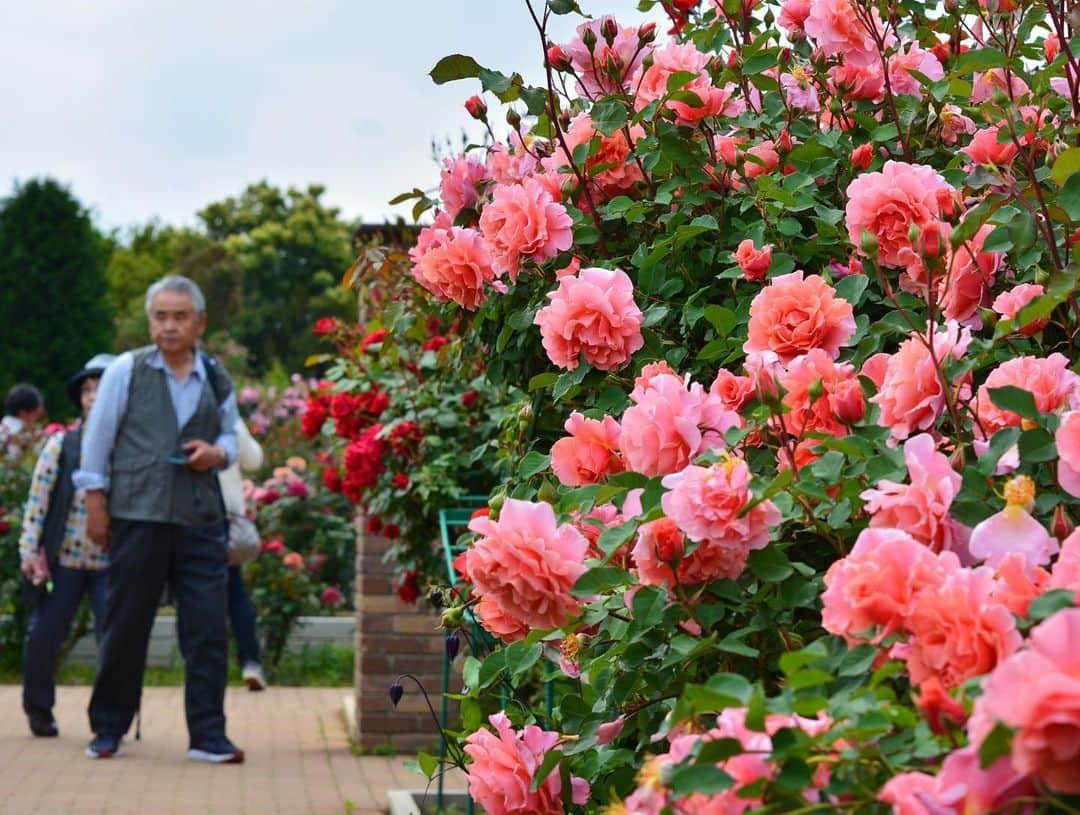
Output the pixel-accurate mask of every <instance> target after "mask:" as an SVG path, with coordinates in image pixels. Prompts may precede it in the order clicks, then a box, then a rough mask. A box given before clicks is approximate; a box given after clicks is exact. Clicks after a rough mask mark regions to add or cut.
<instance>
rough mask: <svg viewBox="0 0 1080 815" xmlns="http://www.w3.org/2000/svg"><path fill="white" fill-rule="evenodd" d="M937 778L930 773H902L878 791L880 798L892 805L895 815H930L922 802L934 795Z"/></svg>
mask: <svg viewBox="0 0 1080 815" xmlns="http://www.w3.org/2000/svg"><path fill="white" fill-rule="evenodd" d="M936 789H937V779H936V778H934V776H932V775H930V774H929V773H915V772H909V773H900V774H899V775H895V776H893V777H892V778H890V779H889V781H888V782H887V783H886V784H885V786H884V787H882V788H881V791H880V792H879V793H878V800H879V801H881V802H882V803H885V804H891V805H892V808H893V809H892V811H893V815H930V810H929V809H927V808H926V807H925V806H923V804H922V803H920V799H921V800H926V799H927V798H928V797H929V796H931V795H933V793H934V791H935V790H936Z"/></svg>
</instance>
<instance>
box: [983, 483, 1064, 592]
mask: <svg viewBox="0 0 1080 815" xmlns="http://www.w3.org/2000/svg"><path fill="white" fill-rule="evenodd" d="M1034 502H1035V484H1034V482H1032V480H1031V479H1030V478H1028V477H1027V476H1019V477H1017V478H1013V479H1010V480H1009V481H1008V482H1007V483H1006V484H1005V508H1004V509H1003V510H1001V512H995V513H994V514H993V515H991V516H990V517H989V518H986V519H985V520H983V521H980V522H979V523H978V524H976V526H975V528H974V529H972V530H971V540H970V541H969V542H968V551H969V552H970V553H971V556H972V557H974V558H976V559H978V560H984V561H986V565H988V566H990V567H996V566H997V565H998V564H999V563H1001V561H1002V558H1004V557H1005V556H1006V555H1009V554H1013V553H1016V554H1019V555H1021V556H1022V557H1023V558H1024V561H1025V565H1026V567H1027V571H1028V573H1029V574H1031V573H1032V571H1033V570H1034V569H1035V567H1037V566H1045V565H1046V564H1047V563H1049V562H1050V558H1051V557H1053V556H1054V555H1056V554H1057V551H1058V542H1057V538H1055V537H1053V536H1052V535H1050V533H1049V532H1047V531H1046V528H1045V527H1044V526H1043V525H1042V524H1041V523H1039V522H1038V521H1037V520H1035V519H1034V518H1033V517H1031V515H1030V514H1029V513H1028V511H1029V510H1030V509H1031V507H1032V506H1033V504H1034Z"/></svg>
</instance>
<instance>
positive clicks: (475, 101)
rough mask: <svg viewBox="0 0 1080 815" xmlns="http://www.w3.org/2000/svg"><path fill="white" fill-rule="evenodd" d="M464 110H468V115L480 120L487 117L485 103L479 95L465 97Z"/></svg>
mask: <svg viewBox="0 0 1080 815" xmlns="http://www.w3.org/2000/svg"><path fill="white" fill-rule="evenodd" d="M465 110H467V111H469V115H470V116H472V117H473V118H474V119H477V120H479V121H481V122H482V121H484V120H485V119H486V118H487V111H488V108H487V105H486V104H484V100H483V99H481V98H480V97H479V96H470V97H469V98H468V99H466V100H465Z"/></svg>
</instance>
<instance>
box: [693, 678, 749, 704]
mask: <svg viewBox="0 0 1080 815" xmlns="http://www.w3.org/2000/svg"><path fill="white" fill-rule="evenodd" d="M705 687H706V688H708V689H709V690H711V691H713V692H714V693H719V694H721V695H723V696H730V697H731V698H732V699H736V700H738V702H739V703H740V704H743V705H745V704H746V703H747V702H749V701H750V697H751V696H752V695H753V693H754V687H753V685H751V684H750V681H749V680H748V679H747V678H746V677H744V676H740V675H739V674H733V673H718V674H714V675H713V676H711V677H709V681H708V682H706V683H705Z"/></svg>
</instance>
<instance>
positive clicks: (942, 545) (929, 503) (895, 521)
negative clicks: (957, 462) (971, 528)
mask: <svg viewBox="0 0 1080 815" xmlns="http://www.w3.org/2000/svg"><path fill="white" fill-rule="evenodd" d="M904 461H905V462H906V463H907V469H908V480H909V481H910V483H908V484H897V483H896V482H895V481H888V480H881V481H879V482H878V483H877V488H876V489H871V490H865V491H864V492H863V493H862V495H861V496H860V497H861V498H862V499H863V500H864V501H866V511H867V512H868V513H870V516H871V517H870V526H872V527H875V528H880V527H885V528H892V529H903V530H904V531H905V532H907V533H908V534H909V535H911V537H913V538H915V540H917V541H919V542H920V543H922V544H923V545H925V546H928V547H930V549H931V550H933V551H934V552H942V551H949V550H956V549H962V546H963V543H964V541H965V540H966V538H967V535H968V530H967V528H966V527H964V526H963V525H962V524H960V523H958V522H957V521H955V520H953V519H952V518H950V517H949V507H950V506H951V505H952V502H953V499H954V498H956V495H957V493H959V492H960V483H961V481H962V479H961V477H960V474H959V473H958V472H956V471H955V470H954V469H953V468H952V465H951V464H950V463H949V459H948V457H947V456H945V455H944V454H942V453H939V452H938V451H937V447H936V445H935V443H934V437H933V436H931V435H930V434H928V433H920V434H919V435H917V436H912V437H911V438H910V439H908V440H907V441H906V442H905V443H904Z"/></svg>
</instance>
